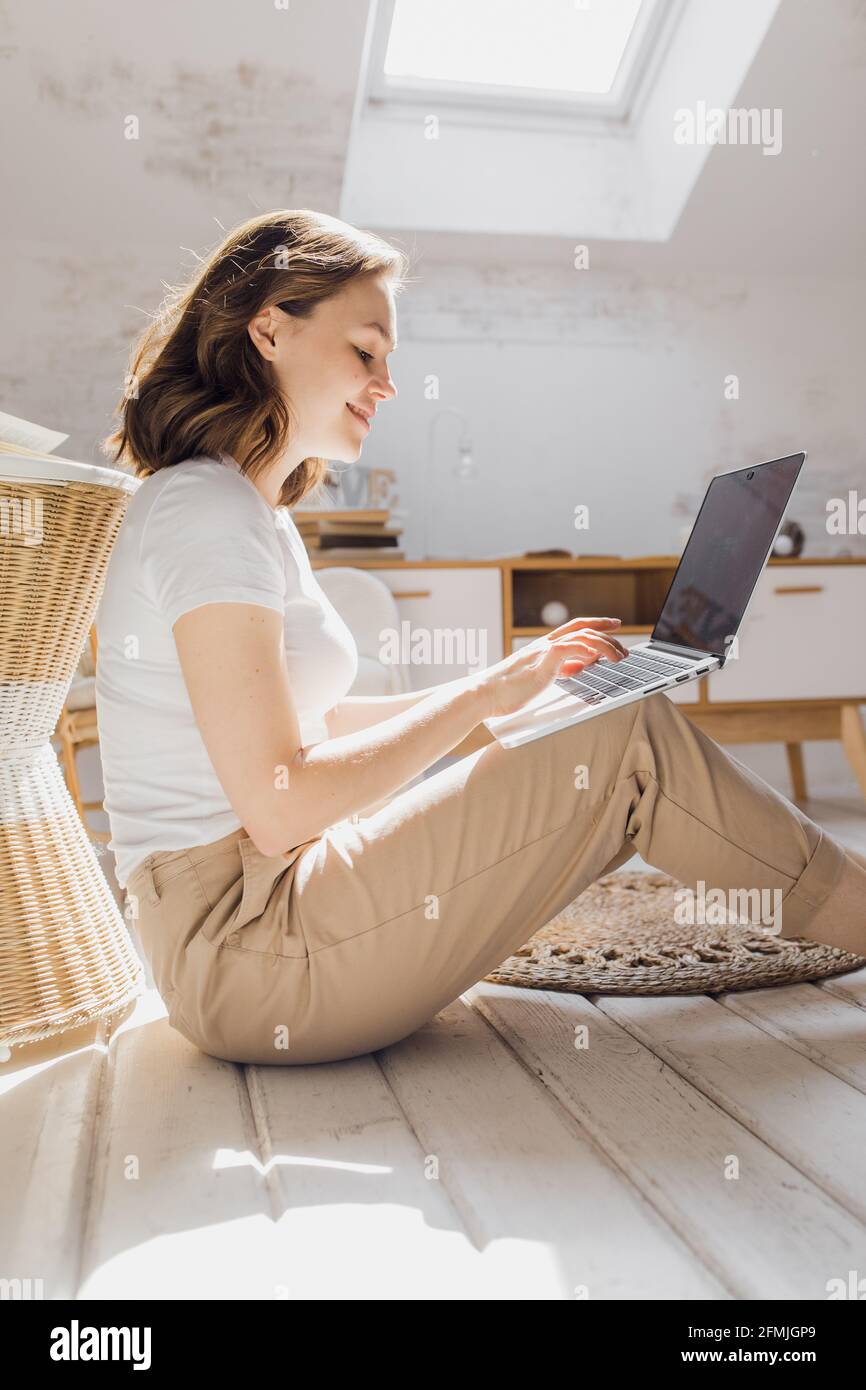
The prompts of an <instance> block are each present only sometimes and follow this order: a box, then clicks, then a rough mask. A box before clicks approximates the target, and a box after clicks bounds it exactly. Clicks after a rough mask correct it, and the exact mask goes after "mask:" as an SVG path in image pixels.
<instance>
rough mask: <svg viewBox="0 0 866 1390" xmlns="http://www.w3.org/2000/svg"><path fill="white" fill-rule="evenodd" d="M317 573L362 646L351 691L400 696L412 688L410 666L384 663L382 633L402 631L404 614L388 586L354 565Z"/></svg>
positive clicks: (323, 586)
mask: <svg viewBox="0 0 866 1390" xmlns="http://www.w3.org/2000/svg"><path fill="white" fill-rule="evenodd" d="M315 576H316V580H317V582H318V583H319V584H320V585H321V587H322V589H323V591H324V592H325V594H326V595H327V597H328V598H329V599H330V601H331V603H332V604H333V605H334V607H335V608H336V610H337V612H338V613H339V615H340V617H341V618H342V619H343V622H344V623H345V624H346V626H347V628H348V629H349V631H350V632H351V634H352V636H353V637H354V639H355V643H356V646H357V648H358V674H357V676H356V677H355V680H354V681H353V683H352V686H351V689H350V690H349V692H348V693H349V694H350V695H400V694H403V693H406V692H408V691H410V690H411V689H412V683H411V673H410V669H409V667H408V666H407V665H405V664H404V663H392V662H384V661H383V660H382V657H381V651H382V636H381V634H382V633H383V632H384V631H385V629H389V630H393V631H395V632H397V633H399V631H400V613H399V610H398V608H397V602H396V599H395V598H394V595H393V594H392V593H391V590H390V589H389V588H388V585H387V584H383V583H382V580H381V579H377V577H376V575H375V574H370V573H369V572H368V571H367V570H362V569H356V568H355V567H354V566H353V565H334V566H332V567H330V568H327V569H317V570H316V571H315Z"/></svg>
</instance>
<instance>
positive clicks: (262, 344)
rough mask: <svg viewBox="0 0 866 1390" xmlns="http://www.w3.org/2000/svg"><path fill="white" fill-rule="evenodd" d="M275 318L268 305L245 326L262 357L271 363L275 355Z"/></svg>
mask: <svg viewBox="0 0 866 1390" xmlns="http://www.w3.org/2000/svg"><path fill="white" fill-rule="evenodd" d="M276 328H277V324H276V316H275V315H274V313H273V311H272V310H271V308H270V305H269V306H268V307H267V308H265V309H262V310H261V311H260V313H258V314H256V316H255V318H254V319H250V321H249V323H248V324H247V332H248V333H249V335H250V338H251V339H252V341H253V343H254V344H255V346H256V347H257V348H258V350H259V352H260V353H261V354H262V357H265V358H267V360H268V361H269V362H273V360H274V358H275V357H276V355H277V338H276Z"/></svg>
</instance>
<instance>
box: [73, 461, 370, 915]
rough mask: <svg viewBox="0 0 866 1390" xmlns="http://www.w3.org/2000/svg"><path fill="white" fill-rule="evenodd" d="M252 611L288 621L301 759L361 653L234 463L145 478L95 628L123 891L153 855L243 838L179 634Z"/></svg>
mask: <svg viewBox="0 0 866 1390" xmlns="http://www.w3.org/2000/svg"><path fill="white" fill-rule="evenodd" d="M226 602H235V603H257V604H262V605H263V606H264V607H266V608H274V609H276V610H277V612H280V613H283V614H284V618H285V649H286V666H287V670H288V674H289V682H290V686H291V691H292V696H293V698H294V701H295V705H296V707H297V711H298V720H299V723H300V731H301V742H302V744H303V745H304V746H305V747H306V746H308V745H309V744H311V743H317V742H319V741H321V740H322V739H326V738H327V737H328V730H327V726H326V724H325V721H324V718H323V716H324V714H325V711H326V710H329V709H330V708H331V707H332V706H333V705H335V704H337V703H338V702H339V701H340V700H341V699H342V698H343V696H344V695H345V694H346V692H347V691H348V690H349V688H350V686H351V685H352V682H353V681H354V679H355V675H356V673H357V670H358V649H357V646H356V645H355V640H354V638H353V637H352V634H351V632H350V631H349V629H348V627H347V626H346V624H345V623H344V622H343V620H342V618H341V617H340V616H339V614H338V613H337V611H336V609H335V608H334V606H333V604H332V603H331V602H330V601H329V599H328V598H327V595H326V594H325V593H324V592H323V591H322V588H321V587H320V585H319V584H318V582H317V580H316V578H315V575H314V573H313V570H312V567H311V565H310V560H309V556H308V554H307V550H306V547H305V546H304V543H303V541H302V540H301V537H300V535H299V533H298V529H297V527H296V526H295V523H294V521H293V520H292V518H291V515H290V514H289V511H288V509H287V508H286V507H277V508H273V507H270V506H269V505H268V503H267V502H266V501H265V499H264V498H263V497H262V495H261V493H260V492H259V491H258V489H257V488H256V487H254V485H253V484H252V483H251V482H250V480H249V478H247V477H245V476H244V474H243V473H242V472H241V471H240V468H239V466H238V464H237V462H236V461H235V460H234V459H233V458H231V457H230V456H229V455H228V454H221V455H219V457H218V458H215V459H214V458H205V457H196V458H191V459H185V460H183V462H181V463H178V464H175V465H174V466H172V467H171V468H164V469H160V470H159V471H158V472H156V473H153V474H152V475H151V476H150V477H149V478H146V479H145V480H144V482H143V483H142V484H141V486H140V487H139V488H138V490H137V492H136V493H135V494H134V495H133V497H132V500H131V501H130V503H129V506H128V508H127V510H126V514H125V516H124V518H123V521H122V522H121V525H120V529H119V532H118V535H117V540H116V542H115V544H114V548H113V550H112V552H111V556H110V558H109V563H108V570H107V573H106V579H105V588H104V591H103V594H102V598H101V600H100V603H99V608H98V610H97V615H96V635H97V644H98V647H97V662H96V712H97V719H98V723H99V743H100V753H101V759H102V772H103V784H104V789H105V809H106V811H107V813H108V818H109V823H110V826H111V839H110V841H109V849H111V850H113V851H114V854H115V859H116V870H117V879H118V882H119V883H120V885H121V887H125V886H126V883H127V880H128V878H129V875H130V873H131V872H132V870H133V869H134V868H135V866H136V865H137V864H138V863H140V862H141V860H142V859H144V858H145V857H146V855H148V854H150V853H152V852H153V851H154V850H172V849H188V848H190V847H191V846H193V845H203V844H208V843H210V842H211V841H213V840H218V839H221V838H222V836H223V835H227V834H228V833H229V831H231V830H237V829H238V828H239V827H240V826H241V821H240V820H239V819H238V817H237V815H236V814H235V812H234V810H233V809H232V806H231V803H230V802H229V800H228V798H227V797H226V794H225V792H224V791H223V789H222V785H221V784H220V781H219V779H218V777H217V775H216V773H215V771H214V769H213V765H212V763H211V761H210V758H209V757H208V754H207V750H206V748H205V745H204V741H203V740H202V737H201V734H200V733H199V730H198V725H197V724H196V721H195V716H194V714H193V711H192V706H191V704H190V700H189V695H188V693H187V688H186V682H185V681H184V678H183V672H182V671H181V667H180V662H179V660H178V655H177V648H176V646H175V642H174V635H173V633H172V630H171V629H172V624H173V623H174V622H176V620H177V619H178V618H179V617H180V615H181V614H182V613H187V612H188V611H189V610H190V609H191V608H198V607H200V606H201V605H202V604H205V603H226Z"/></svg>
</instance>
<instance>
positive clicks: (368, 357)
mask: <svg viewBox="0 0 866 1390" xmlns="http://www.w3.org/2000/svg"><path fill="white" fill-rule="evenodd" d="M355 351H356V352H357V354H358V356H359V357H360V359H361V361H362V362H372V360H373V354H372V352H365V351H364V349H363V348H355Z"/></svg>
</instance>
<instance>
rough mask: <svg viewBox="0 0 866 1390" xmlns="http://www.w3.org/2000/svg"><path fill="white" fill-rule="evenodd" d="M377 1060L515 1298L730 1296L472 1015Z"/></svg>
mask: <svg viewBox="0 0 866 1390" xmlns="http://www.w3.org/2000/svg"><path fill="white" fill-rule="evenodd" d="M522 993H527V994H528V993H531V991H523V992H522ZM379 1056H380V1059H381V1062H382V1067H383V1070H384V1072H385V1075H386V1076H387V1078H388V1081H389V1082H390V1085H391V1087H392V1088H393V1091H394V1094H395V1095H396V1096H397V1098H398V1099H399V1102H400V1105H401V1107H402V1109H403V1111H404V1112H405V1114H406V1115H407V1117H408V1119H409V1120H410V1122H411V1124H412V1127H413V1129H414V1130H415V1132H416V1133H417V1134H418V1135H419V1137H420V1140H421V1146H422V1148H423V1149H424V1150H425V1152H427V1153H428V1154H429V1155H433V1156H435V1158H436V1160H437V1162H438V1165H439V1176H440V1180H441V1183H442V1185H443V1186H444V1187H445V1189H446V1190H447V1192H448V1194H449V1197H450V1198H451V1201H452V1202H453V1204H454V1206H455V1207H456V1208H457V1209H458V1210H459V1212H460V1214H461V1216H462V1218H463V1222H464V1224H465V1225H466V1227H467V1228H468V1229H469V1230H471V1232H472V1236H473V1240H474V1241H475V1244H476V1245H477V1246H478V1248H479V1249H483V1250H485V1251H488V1252H489V1253H490V1254H491V1256H493V1257H495V1259H496V1261H497V1262H498V1265H499V1274H500V1279H499V1283H500V1287H501V1290H502V1296H503V1297H511V1298H520V1299H524V1298H526V1299H538V1298H551V1299H561V1298H571V1299H574V1298H592V1299H598V1298H615V1299H637V1298H712V1299H717V1298H725V1297H727V1291H726V1289H725V1287H724V1285H723V1284H721V1283H720V1282H719V1281H718V1280H717V1279H716V1278H715V1277H714V1276H712V1275H711V1274H710V1273H709V1272H708V1271H707V1270H705V1269H703V1268H702V1266H701V1263H700V1260H699V1259H697V1258H696V1256H695V1254H694V1252H693V1251H692V1250H690V1249H688V1248H687V1247H686V1246H685V1245H684V1244H683V1242H682V1241H681V1240H680V1238H679V1237H678V1236H677V1235H675V1233H674V1232H673V1231H672V1230H671V1229H670V1227H669V1226H668V1225H667V1224H666V1223H665V1222H664V1221H662V1220H661V1219H660V1218H659V1215H658V1212H657V1211H656V1210H655V1209H654V1208H653V1207H652V1206H651V1205H650V1204H649V1203H648V1202H647V1201H646V1200H645V1199H644V1198H643V1197H642V1196H641V1194H640V1193H639V1192H638V1191H637V1190H636V1188H635V1187H634V1186H633V1185H632V1184H631V1182H630V1181H629V1180H628V1178H627V1177H626V1176H625V1175H624V1174H623V1173H622V1172H621V1171H620V1170H619V1169H618V1168H617V1167H616V1166H615V1165H613V1164H612V1163H611V1162H610V1159H609V1158H608V1157H607V1156H606V1155H605V1154H604V1153H602V1152H600V1151H599V1149H598V1148H597V1147H596V1145H595V1143H594V1142H593V1140H592V1138H591V1137H590V1135H589V1133H588V1132H587V1130H586V1129H585V1127H584V1125H583V1124H582V1121H581V1117H580V1116H579V1115H577V1114H573V1113H572V1114H569V1113H568V1112H567V1111H565V1110H564V1109H563V1108H562V1106H561V1105H560V1104H559V1103H558V1102H555V1101H554V1100H553V1098H552V1097H551V1096H550V1095H549V1094H548V1093H547V1091H546V1090H545V1087H544V1085H543V1084H540V1083H539V1080H538V1077H537V1076H535V1075H532V1074H531V1072H530V1071H528V1070H527V1068H526V1067H525V1066H524V1065H522V1064H520V1063H519V1062H518V1061H517V1059H516V1058H515V1056H514V1053H513V1052H512V1051H511V1049H510V1048H509V1047H508V1046H507V1045H506V1044H505V1043H504V1041H503V1040H502V1038H501V1037H500V1036H499V1035H498V1034H497V1033H496V1032H495V1031H494V1030H493V1029H491V1027H490V1026H489V1024H488V1023H487V1022H486V1021H485V1019H484V1018H483V1017H481V1015H480V1014H478V1013H477V1012H476V1011H475V1010H474V1009H472V1008H468V1007H467V1006H466V1005H464V1004H463V1003H462V1002H460V1001H458V1002H456V1003H455V1004H453V1005H451V1006H450V1007H449V1008H447V1009H445V1010H444V1011H443V1012H442V1013H440V1014H439V1015H437V1018H436V1020H435V1022H433V1023H430V1024H428V1025H427V1026H426V1027H424V1028H421V1029H419V1030H418V1032H416V1033H414V1034H413V1035H412V1037H411V1038H408V1039H406V1040H405V1041H403V1042H401V1043H400V1044H398V1045H397V1046H395V1047H391V1048H388V1049H386V1050H385V1051H384V1052H382V1053H380V1054H379Z"/></svg>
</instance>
